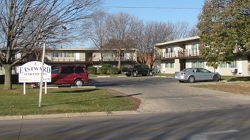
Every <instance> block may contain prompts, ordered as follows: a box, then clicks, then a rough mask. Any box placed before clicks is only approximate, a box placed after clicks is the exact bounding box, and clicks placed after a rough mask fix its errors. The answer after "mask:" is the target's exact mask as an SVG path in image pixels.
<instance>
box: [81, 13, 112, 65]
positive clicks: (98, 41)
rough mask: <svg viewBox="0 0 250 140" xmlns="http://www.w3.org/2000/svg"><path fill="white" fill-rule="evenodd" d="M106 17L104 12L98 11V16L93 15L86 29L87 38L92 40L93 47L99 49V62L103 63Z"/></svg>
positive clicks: (105, 41) (106, 40)
mask: <svg viewBox="0 0 250 140" xmlns="http://www.w3.org/2000/svg"><path fill="white" fill-rule="evenodd" d="M106 18H107V15H106V13H104V12H100V13H99V14H98V16H96V17H94V18H93V20H92V22H90V24H91V25H90V26H87V27H90V28H88V29H87V34H88V38H89V39H90V40H91V41H92V42H93V44H94V47H95V48H98V49H99V50H100V55H101V56H100V59H101V63H103V51H104V48H103V47H104V44H106V43H108V39H107V28H106V23H105V21H106ZM85 27H86V26H85Z"/></svg>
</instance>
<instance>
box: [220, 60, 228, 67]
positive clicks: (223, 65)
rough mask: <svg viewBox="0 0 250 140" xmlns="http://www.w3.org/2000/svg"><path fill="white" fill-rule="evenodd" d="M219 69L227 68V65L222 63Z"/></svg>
mask: <svg viewBox="0 0 250 140" xmlns="http://www.w3.org/2000/svg"><path fill="white" fill-rule="evenodd" d="M219 67H220V68H227V63H226V62H223V61H221V62H220V65H219Z"/></svg>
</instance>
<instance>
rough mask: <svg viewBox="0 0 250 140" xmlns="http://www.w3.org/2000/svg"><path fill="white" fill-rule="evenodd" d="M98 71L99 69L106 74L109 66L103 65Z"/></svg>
mask: <svg viewBox="0 0 250 140" xmlns="http://www.w3.org/2000/svg"><path fill="white" fill-rule="evenodd" d="M98 71H99V73H100V74H106V73H107V71H108V68H106V67H101V68H99V70H98Z"/></svg>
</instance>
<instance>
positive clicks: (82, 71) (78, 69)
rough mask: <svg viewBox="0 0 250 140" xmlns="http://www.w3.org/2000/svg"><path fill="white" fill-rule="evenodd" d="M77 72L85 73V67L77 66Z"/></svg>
mask: <svg viewBox="0 0 250 140" xmlns="http://www.w3.org/2000/svg"><path fill="white" fill-rule="evenodd" d="M75 73H84V70H83V67H80V66H79V67H76V69H75Z"/></svg>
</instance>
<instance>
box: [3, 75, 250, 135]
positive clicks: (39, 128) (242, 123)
mask: <svg viewBox="0 0 250 140" xmlns="http://www.w3.org/2000/svg"><path fill="white" fill-rule="evenodd" d="M196 84H199V83H196ZM209 84H213V83H209ZM91 85H95V86H96V87H100V88H102V87H103V88H112V89H115V90H117V91H120V92H123V93H126V94H128V95H131V96H134V97H136V98H139V99H141V100H142V104H141V105H140V108H139V109H138V114H131V115H103V116H86V117H72V118H57V119H24V120H22V119H19V120H5V121H0V128H1V129H0V139H1V140H2V139H4V140H5V139H6V140H7V139H8V140H9V139H17V140H26V139H39V140H57V139H60V140H76V139H79V140H82V139H84V140H85V139H87V140H88V139H89V140H90V139H91V140H92V139H104V140H116V139H126V140H155V139H157V140H222V139H223V140H247V139H250V134H249V129H250V119H249V118H250V117H249V116H250V110H249V108H250V106H249V104H250V99H249V96H246V95H237V94H234V93H227V92H220V91H213V90H209V89H201V88H194V87H190V85H191V84H189V83H179V82H178V81H175V80H174V79H171V78H162V77H116V78H93V79H91V84H90V86H91Z"/></svg>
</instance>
